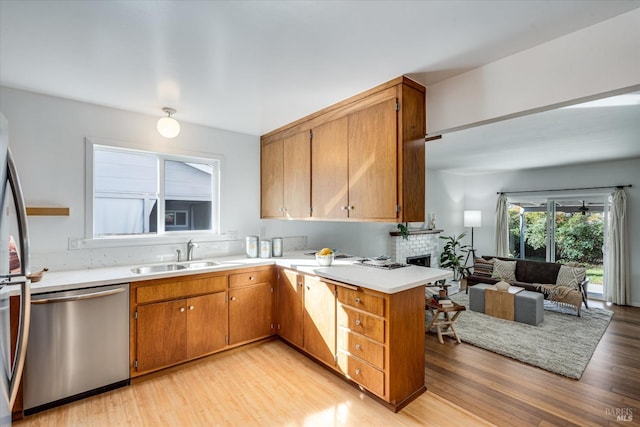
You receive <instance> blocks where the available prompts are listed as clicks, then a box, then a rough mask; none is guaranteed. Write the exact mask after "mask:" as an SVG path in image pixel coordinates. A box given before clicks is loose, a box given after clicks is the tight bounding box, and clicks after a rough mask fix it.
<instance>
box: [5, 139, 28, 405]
mask: <svg viewBox="0 0 640 427" xmlns="http://www.w3.org/2000/svg"><path fill="white" fill-rule="evenodd" d="M7 179H8V181H9V185H10V186H11V191H12V193H13V202H14V204H15V208H16V213H17V219H18V228H19V231H20V255H21V259H20V266H21V267H20V270H21V274H22V275H24V276H27V275H28V274H29V273H31V266H30V264H29V257H30V255H31V254H30V250H29V229H28V227H27V209H26V206H25V203H24V197H23V196H22V186H21V185H20V179H19V178H18V172H17V170H16V165H15V163H14V161H13V156H12V155H11V149H9V148H8V149H7ZM20 293H21V296H20V324H19V326H18V337H17V340H16V354H15V356H14V359H13V360H14V362H13V368H12V369H11V381H10V383H9V408H10V409H11V408H13V404H14V403H15V401H16V397H17V396H18V388H19V387H20V379H21V378H22V371H23V369H24V361H25V357H26V355H27V342H28V341H29V325H30V323H31V285H30V282H29V280H25V281H24V282H22V283H20Z"/></svg>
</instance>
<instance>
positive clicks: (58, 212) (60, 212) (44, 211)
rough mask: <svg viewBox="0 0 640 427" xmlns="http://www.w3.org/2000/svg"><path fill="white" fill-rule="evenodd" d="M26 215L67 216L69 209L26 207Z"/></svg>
mask: <svg viewBox="0 0 640 427" xmlns="http://www.w3.org/2000/svg"><path fill="white" fill-rule="evenodd" d="M27 215H29V216H69V208H60V207H52V206H48V207H39V206H31V207H27Z"/></svg>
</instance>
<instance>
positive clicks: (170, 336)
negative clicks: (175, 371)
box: [134, 300, 187, 372]
mask: <svg viewBox="0 0 640 427" xmlns="http://www.w3.org/2000/svg"><path fill="white" fill-rule="evenodd" d="M136 324H137V342H136V349H137V357H136V360H135V362H134V366H135V368H136V370H137V371H139V372H146V371H152V370H155V369H158V368H162V367H164V366H170V365H173V364H176V363H179V362H182V361H183V360H186V358H187V312H186V309H185V300H178V301H168V302H159V303H155V304H147V305H141V306H140V307H138V311H137V319H136Z"/></svg>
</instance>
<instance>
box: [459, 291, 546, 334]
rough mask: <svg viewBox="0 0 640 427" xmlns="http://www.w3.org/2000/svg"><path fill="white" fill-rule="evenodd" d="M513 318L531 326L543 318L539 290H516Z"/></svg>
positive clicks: (542, 298) (542, 297)
mask: <svg viewBox="0 0 640 427" xmlns="http://www.w3.org/2000/svg"><path fill="white" fill-rule="evenodd" d="M474 287H475V286H474ZM471 289H473V288H471ZM514 320H515V321H516V322H521V323H528V324H529V325H533V326H536V325H537V324H539V323H540V322H542V321H543V320H544V296H543V295H542V294H541V293H540V292H531V291H521V292H518V293H517V294H516V295H515V301H514Z"/></svg>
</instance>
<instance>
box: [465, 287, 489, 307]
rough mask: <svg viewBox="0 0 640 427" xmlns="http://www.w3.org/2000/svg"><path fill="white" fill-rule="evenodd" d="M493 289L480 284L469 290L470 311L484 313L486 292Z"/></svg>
mask: <svg viewBox="0 0 640 427" xmlns="http://www.w3.org/2000/svg"><path fill="white" fill-rule="evenodd" d="M489 287H491V285H488V284H486V283H478V284H477V285H475V286H473V287H471V288H469V310H472V311H477V312H479V313H484V290H485V289H487V288H489Z"/></svg>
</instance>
